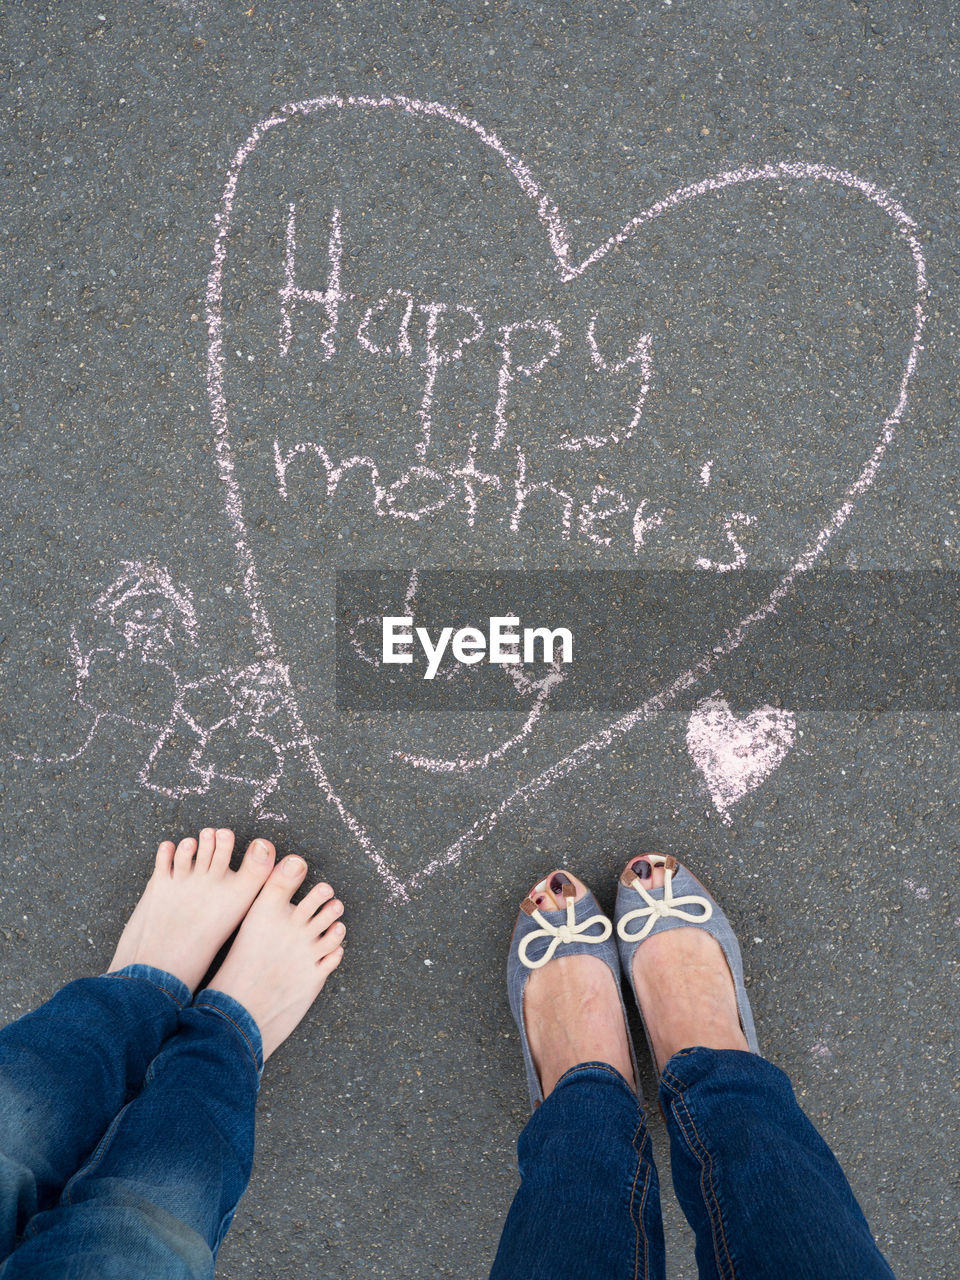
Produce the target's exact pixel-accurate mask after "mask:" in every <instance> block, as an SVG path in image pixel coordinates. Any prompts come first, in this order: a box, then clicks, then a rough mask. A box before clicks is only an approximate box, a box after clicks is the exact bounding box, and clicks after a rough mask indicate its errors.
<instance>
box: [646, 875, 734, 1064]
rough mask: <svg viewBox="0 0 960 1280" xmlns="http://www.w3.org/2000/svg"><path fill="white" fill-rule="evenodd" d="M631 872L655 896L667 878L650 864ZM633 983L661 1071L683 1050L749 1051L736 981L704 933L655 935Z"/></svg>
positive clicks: (681, 931)
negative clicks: (665, 1064)
mask: <svg viewBox="0 0 960 1280" xmlns="http://www.w3.org/2000/svg"><path fill="white" fill-rule="evenodd" d="M629 865H630V867H631V868H632V869H633V870H634V871H635V872H636V873H637V875H639V877H640V879H641V881H642V882H643V886H644V888H645V889H646V890H647V891H648V892H650V891H651V890H653V889H660V888H662V887H663V882H664V879H665V872H664V868H663V867H662V866H653V865H651V863H650V862H649V861H648V860H647V859H646V858H633V859H631V861H630V864H629ZM633 983H634V987H635V989H636V993H637V1000H638V1002H639V1004H640V1009H641V1011H642V1013H643V1020H644V1022H645V1023H646V1026H647V1031H648V1034H649V1036H650V1039H651V1041H652V1044H653V1051H654V1056H655V1057H656V1061H657V1070H658V1071H662V1070H663V1066H664V1063H666V1062H667V1061H668V1060H669V1059H670V1058H672V1057H673V1055H674V1054H675V1053H678V1052H679V1050H681V1049H690V1048H692V1047H693V1046H694V1045H702V1046H703V1047H704V1048H706V1049H742V1050H743V1051H744V1052H747V1051H748V1050H749V1045H748V1044H747V1039H746V1036H745V1035H744V1034H743V1028H742V1027H741V1025H740V1015H739V1013H738V1012H737V997H736V990H735V988H734V984H733V975H732V974H731V973H730V966H729V965H728V964H727V960H726V957H725V956H724V954H723V949H722V948H721V946H720V944H719V942H717V940H716V938H713V937H711V936H710V934H709V933H707V932H706V930H704V929H698V928H696V927H695V926H691V927H690V928H688V929H670V930H666V931H664V932H661V933H653V934H651V936H650V937H649V938H646V939H645V940H644V941H643V942H641V943H640V945H639V946H638V947H637V949H636V952H635V953H634V956H633Z"/></svg>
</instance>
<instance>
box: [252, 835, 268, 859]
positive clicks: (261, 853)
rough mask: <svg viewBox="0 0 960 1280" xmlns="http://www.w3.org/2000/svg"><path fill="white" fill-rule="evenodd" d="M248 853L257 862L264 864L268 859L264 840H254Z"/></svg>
mask: <svg viewBox="0 0 960 1280" xmlns="http://www.w3.org/2000/svg"><path fill="white" fill-rule="evenodd" d="M250 852H251V853H252V854H253V856H254V858H256V860H257V862H266V861H267V859H268V858H269V857H270V850H269V849H268V848H267V842H266V840H254V842H253V844H252V845H251V846H250Z"/></svg>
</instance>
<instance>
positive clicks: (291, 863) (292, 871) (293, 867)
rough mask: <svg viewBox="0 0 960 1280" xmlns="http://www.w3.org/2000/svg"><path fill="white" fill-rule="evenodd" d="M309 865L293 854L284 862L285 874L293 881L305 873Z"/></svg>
mask: <svg viewBox="0 0 960 1280" xmlns="http://www.w3.org/2000/svg"><path fill="white" fill-rule="evenodd" d="M306 867H307V864H306V863H305V862H304V860H303V859H302V858H300V857H298V856H297V855H296V854H295V853H292V854H291V855H290V857H289V858H284V860H283V874H284V875H285V876H287V877H288V878H289V879H291V880H293V879H294V878H295V877H296V876H298V875H300V873H301V872H302V871H305V870H306Z"/></svg>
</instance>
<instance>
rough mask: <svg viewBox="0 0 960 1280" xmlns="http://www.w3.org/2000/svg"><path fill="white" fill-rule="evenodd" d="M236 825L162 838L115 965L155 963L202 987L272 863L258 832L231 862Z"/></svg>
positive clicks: (269, 849) (268, 847)
mask: <svg viewBox="0 0 960 1280" xmlns="http://www.w3.org/2000/svg"><path fill="white" fill-rule="evenodd" d="M232 853H233V832H232V831H230V830H229V829H227V828H226V827H224V828H221V829H220V830H219V831H214V830H213V828H212V827H206V828H204V830H203V831H201V832H200V838H199V840H194V839H193V838H192V837H191V838H190V839H188V840H181V841H180V843H179V844H178V845H176V846H174V843H173V841H172V840H164V841H163V843H162V844H161V845H160V848H159V849H158V850H157V856H156V860H155V862H154V869H153V875H152V876H151V877H150V880H149V881H148V883H147V887H146V889H145V890H144V891H143V896H142V897H141V899H140V901H139V902H138V903H137V905H136V907H135V908H134V911H133V915H132V916H131V917H130V919H129V920H128V921H127V925H126V928H125V929H124V931H123V933H122V934H121V935H120V941H119V942H118V943H117V950H116V953H115V954H114V957H113V959H112V960H111V962H110V972H112V971H113V970H115V969H122V968H123V967H124V966H125V965H128V964H149V965H153V966H154V967H155V968H157V969H165V970H166V971H167V973H172V974H175V975H176V977H178V978H180V979H181V981H182V982H185V983H186V985H187V986H188V987H189V988H190V990H191V991H194V990H196V988H197V986H198V984H199V983H200V980H201V979H202V977H203V975H204V974H205V973H206V972H207V970H208V969H209V967H210V965H211V964H212V963H213V959H214V956H216V954H217V952H218V951H219V950H220V948H221V947H222V946H223V944H224V943H225V942H226V940H227V939H228V938H229V937H230V935H231V933H233V931H234V929H236V927H237V925H238V924H239V923H240V921H241V920H242V919H243V917H244V916H245V915H246V913H247V910H248V909H249V907H250V904H251V903H252V902H253V900H254V898H255V897H256V896H257V894H258V893H259V892H260V890H261V888H262V887H263V884H264V881H265V880H266V878H267V876H268V875H269V874H270V871H271V868H272V867H273V863H274V858H275V857H276V850H275V849H274V847H273V845H272V844H271V843H270V841H269V840H254V841H253V843H252V844H251V845H250V847H249V848H248V849H247V852H246V853H245V854H244V857H243V861H242V862H241V863H240V866H239V868H238V869H237V870H236V871H231V870H230V855H231V854H232Z"/></svg>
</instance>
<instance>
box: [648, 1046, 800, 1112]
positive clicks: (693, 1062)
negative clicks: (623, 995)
mask: <svg viewBox="0 0 960 1280" xmlns="http://www.w3.org/2000/svg"><path fill="white" fill-rule="evenodd" d="M715 1072H716V1073H718V1075H727V1074H729V1073H735V1074H736V1076H737V1079H738V1081H739V1080H741V1079H743V1077H744V1074H745V1073H746V1074H747V1075H748V1076H752V1077H756V1078H757V1079H758V1080H762V1081H764V1082H765V1083H767V1082H769V1083H771V1084H772V1083H776V1084H778V1085H781V1084H783V1083H786V1084H787V1086H788V1087H791V1086H790V1078H789V1076H787V1075H785V1074H784V1072H782V1071H781V1070H780V1068H779V1067H775V1066H774V1065H773V1063H772V1062H768V1061H767V1059H766V1058H764V1057H762V1056H761V1055H760V1054H759V1053H751V1052H750V1051H749V1050H747V1049H707V1048H705V1047H704V1046H703V1045H694V1046H693V1047H692V1048H690V1049H681V1050H680V1051H679V1052H678V1053H675V1054H674V1055H673V1057H672V1058H668V1059H667V1061H666V1062H665V1063H664V1066H663V1070H662V1071H661V1073H660V1092H661V1101H662V1095H663V1093H664V1092H666V1093H667V1094H674V1093H683V1092H684V1090H685V1089H689V1088H692V1087H693V1085H696V1084H699V1083H700V1081H701V1080H703V1079H704V1078H705V1077H707V1076H709V1075H713V1074H714V1073H715Z"/></svg>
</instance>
